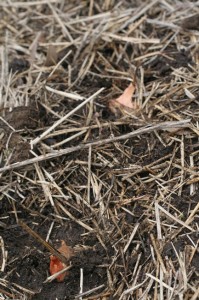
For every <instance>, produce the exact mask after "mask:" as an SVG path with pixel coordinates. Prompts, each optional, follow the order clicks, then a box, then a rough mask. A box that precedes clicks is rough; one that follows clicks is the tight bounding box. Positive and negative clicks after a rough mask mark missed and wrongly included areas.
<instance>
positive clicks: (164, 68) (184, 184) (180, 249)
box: [0, 1, 199, 300]
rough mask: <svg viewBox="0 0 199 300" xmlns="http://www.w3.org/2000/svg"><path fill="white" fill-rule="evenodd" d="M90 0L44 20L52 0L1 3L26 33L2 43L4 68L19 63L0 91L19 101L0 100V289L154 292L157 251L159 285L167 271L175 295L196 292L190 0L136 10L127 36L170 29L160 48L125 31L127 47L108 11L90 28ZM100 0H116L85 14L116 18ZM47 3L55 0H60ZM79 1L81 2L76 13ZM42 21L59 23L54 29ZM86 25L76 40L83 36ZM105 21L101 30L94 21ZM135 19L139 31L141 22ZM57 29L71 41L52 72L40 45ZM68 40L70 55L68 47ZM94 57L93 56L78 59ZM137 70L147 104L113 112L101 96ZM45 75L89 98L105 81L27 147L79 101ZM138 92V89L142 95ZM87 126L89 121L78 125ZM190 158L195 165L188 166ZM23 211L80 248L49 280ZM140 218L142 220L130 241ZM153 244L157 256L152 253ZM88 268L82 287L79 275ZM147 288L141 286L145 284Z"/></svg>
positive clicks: (37, 298) (44, 232)
mask: <svg viewBox="0 0 199 300" xmlns="http://www.w3.org/2000/svg"><path fill="white" fill-rule="evenodd" d="M66 2H67V1H66ZM91 2H92V1H84V3H83V2H82V3H83V4H82V3H81V4H80V3H79V1H69V3H64V1H63V3H62V5H61V4H60V5H58V4H57V10H55V12H56V11H59V12H60V13H61V12H62V9H63V13H66V4H67V5H69V7H68V6H67V12H68V11H69V13H70V16H72V17H71V19H70V20H69V21H71V20H72V21H73V22H72V23H71V24H72V25H70V22H69V21H68V22H69V25H67V26H66V28H65V29H63V28H62V27H61V26H60V23H59V22H57V18H55V20H54V19H53V20H54V21H53V22H55V23H52V24H50V25H49V23H48V22H50V21H49V20H51V18H52V16H53V13H52V11H51V9H50V6H49V5H47V4H46V3H45V4H42V5H39V4H38V5H37V6H35V5H33V6H32V5H30V7H29V8H27V7H26V6H22V7H17V3H16V7H17V8H15V6H13V7H12V8H11V11H12V13H9V10H8V8H7V6H5V7H6V8H5V7H4V8H3V9H2V12H0V16H1V15H2V19H4V22H7V20H10V21H9V22H8V24H9V26H8V25H5V24H4V23H2V25H1V23H0V25H1V26H2V28H4V26H5V27H6V30H9V32H10V31H11V32H12V33H13V35H14V36H15V35H16V43H18V44H20V45H21V47H14V46H13V45H12V46H10V48H9V51H8V66H7V67H8V71H9V72H10V74H13V82H11V85H10V87H8V88H7V86H6V84H5V83H3V84H2V91H3V92H2V95H3V96H5V95H7V98H5V99H6V101H7V103H9V101H10V100H12V97H15V96H16V105H13V106H12V107H9V106H8V105H4V104H2V103H1V107H0V108H1V110H0V117H1V118H0V152H1V153H0V168H1V170H0V237H1V239H0V245H1V247H0V249H1V250H0V267H1V266H3V262H4V261H5V268H3V267H2V270H3V271H1V273H0V277H1V278H2V280H1V279H0V299H3V300H4V299H32V300H43V299H48V300H55V299H56V300H70V299H71V300H72V299H82V300H86V299H87V300H89V299H90V300H91V299H93V300H94V299H96V300H97V299H99V300H108V299H116V300H117V299H120V300H121V299H124V300H127V299H129V300H130V299H135V300H137V299H149V300H150V299H159V298H158V297H159V288H160V287H159V282H158V281H155V280H154V281H151V285H150V282H149V277H148V279H147V280H148V281H147V280H146V278H147V275H146V274H150V275H151V276H153V277H155V276H156V277H157V279H158V278H160V277H159V276H160V273H159V272H160V270H161V268H160V267H161V262H162V263H163V265H164V267H165V269H166V271H167V272H166V275H165V273H164V272H163V273H164V276H165V277H164V281H165V285H166V286H168V284H169V283H170V285H171V286H172V287H173V290H174V292H173V298H172V299H178V298H177V297H178V296H179V295H180V297H181V299H182V297H184V298H183V299H185V300H188V299H196V298H194V297H195V295H196V289H198V282H199V279H198V278H199V277H198V274H199V253H198V249H197V247H198V246H197V245H198V233H197V229H198V225H197V224H198V214H197V211H195V213H194V215H193V216H192V220H191V221H190V222H189V224H186V221H187V220H189V216H190V214H191V212H192V211H194V209H195V208H196V207H197V204H198V189H199V186H198V181H199V180H198V171H199V163H198V151H199V143H198V127H197V126H198V125H197V122H198V96H197V95H198V92H199V89H198V81H197V80H198V77H197V71H196V70H197V59H196V58H195V55H196V54H197V52H198V50H197V49H195V48H194V49H192V47H189V46H187V45H188V44H189V43H190V40H189V34H193V36H194V33H193V32H192V31H191V33H189V30H198V23H199V21H198V15H196V14H195V13H194V12H195V10H194V7H192V6H191V8H189V9H190V10H191V11H192V12H193V16H191V17H189V18H187V19H183V20H182V22H181V23H180V24H179V16H177V17H176V19H175V18H174V16H173V15H172V14H174V12H177V11H178V10H179V9H178V7H179V6H180V4H179V3H177V4H175V5H176V6H175V10H174V11H173V10H171V9H170V6H171V5H174V4H173V3H172V1H170V2H169V3H170V4H168V5H167V6H166V7H165V3H166V2H165V3H163V2H164V1H163V2H162V3H161V4H160V3H159V4H157V7H154V9H153V10H152V8H150V9H149V10H147V11H146V13H144V15H142V14H141V16H140V17H139V18H138V19H137V18H135V22H137V21H138V22H141V20H142V19H141V18H142V17H146V20H145V19H143V22H141V23H140V26H138V30H139V31H136V33H137V35H134V31H132V32H131V31H129V32H130V33H128V35H129V37H131V35H132V37H137V36H139V38H145V37H147V38H148V39H152V38H154V39H157V38H158V39H160V41H161V43H162V44H161V47H162V48H163V46H165V44H166V43H167V42H168V40H169V39H170V38H171V37H173V39H171V42H169V43H168V45H167V47H165V48H164V50H163V51H161V49H162V48H161V47H160V46H159V44H155V43H154V45H153V44H150V43H149V45H145V44H144V43H143V44H142V45H141V43H140V44H139V43H135V44H133V43H127V42H125V43H126V44H127V45H126V46H125V43H123V41H122V40H121V41H120V40H119V39H117V38H116V39H111V35H110V36H109V35H106V34H105V33H107V32H106V28H105V27H103V26H105V25H104V23H102V25H103V26H102V27H99V28H98V27H94V29H95V30H93V28H92V30H91V29H89V28H90V27H89V26H90V24H93V23H92V22H93V21H92V18H91V21H89V22H88V23H86V24H88V25H86V26H88V30H90V31H89V32H91V33H90V34H89V35H88V36H87V35H86V32H85V31H84V28H85V27H84V26H85V23H84V22H85V21H82V22H80V23H78V22H77V19H78V17H84V18H87V17H88V15H89V7H90V6H89V5H91V4H90V3H91ZM94 2H95V1H94ZM99 2H100V1H99ZM105 2H106V3H108V2H110V3H112V2H113V3H114V5H112V4H110V5H109V7H108V8H105V6H104V5H105V4H104V2H103V1H101V2H100V3H101V4H102V7H101V6H100V4H99V5H98V4H97V3H95V5H94V7H93V15H95V14H96V15H98V14H100V13H104V14H106V13H108V12H109V13H110V18H113V17H114V18H116V16H118V10H117V11H114V13H113V14H112V11H113V10H114V9H115V7H116V6H117V5H118V3H117V1H112V2H111V1H105ZM149 2H150V1H147V3H149ZM174 2H175V1H174ZM178 2H179V1H178ZM52 3H54V2H52ZM187 3H188V2H187ZM141 4H142V5H143V6H142V8H143V7H144V6H145V1H141V3H140V1H130V2H129V1H124V3H122V2H121V5H120V6H119V9H121V11H122V10H123V9H127V12H126V14H127V16H128V9H131V8H132V7H133V8H134V9H135V11H133V12H131V14H132V13H133V14H135V12H136V13H138V12H139V9H140V5H141ZM53 5H54V6H56V5H55V3H54V4H53ZM79 5H82V8H81V9H79V10H78V14H79V15H76V14H77V13H76V9H78V6H79ZM187 5H188V4H187ZM2 7H3V6H2ZM37 7H38V12H37V9H36V8H37ZM28 9H30V11H28ZM0 10H1V6H0ZM73 10H74V12H75V14H74V12H73ZM30 12H31V13H30ZM12 14H13V17H12V16H11V15H12ZM17 14H19V15H20V16H21V18H24V17H25V16H28V17H27V18H26V19H23V22H20V18H19V20H18V21H16V20H17ZM26 14H27V15H26ZM40 14H41V15H40ZM41 16H43V17H44V18H41ZM130 16H131V15H130ZM171 16H172V17H171ZM62 17H63V16H61V19H62ZM98 17H99V16H98ZM9 18H10V19H9ZM129 18H130V17H129ZM156 18H157V19H156ZM37 20H38V21H37ZM160 20H162V22H163V21H165V24H170V25H168V26H167V25H164V26H163V23H160V24H159V21H160ZM128 21H129V19H128ZM150 21H154V22H151V23H150ZM155 21H157V22H155ZM24 22H25V23H24ZM117 22H119V21H118V19H117V18H116V19H115V24H114V26H112V27H110V30H113V29H114V28H115V26H116V25H117V24H119V23H120V22H121V20H120V22H119V23H117ZM125 22H127V19H126V17H125V16H124V21H122V23H124V24H125ZM147 22H148V23H147ZM94 24H95V23H94ZM99 24H100V23H99ZM126 24H127V25H126V27H124V28H123V27H122V25H120V26H121V29H120V30H118V32H117V31H115V32H116V33H114V31H113V32H112V34H115V35H117V34H118V35H121V36H123V37H124V36H125V34H124V33H126V31H127V29H128V30H130V29H131V28H130V27H128V26H129V24H128V22H127V23H126ZM174 25H175V26H179V27H178V30H179V32H178V33H177V37H176V36H173V35H174V34H175V32H173V28H174V29H176V27H175V26H174ZM78 26H79V27H78ZM82 26H83V27H82ZM97 26H98V24H97ZM158 26H159V27H158ZM172 26H173V27H172ZM2 28H0V33H1V30H2ZM41 28H43V29H42V30H43V31H42V32H43V36H41V37H40V40H39V41H38V43H36V36H35V35H36V34H38V32H40V30H41ZM49 28H53V30H54V31H52V32H51V31H49V30H50V29H49ZM82 28H83V29H82ZM23 30H24V33H23ZM82 30H83V34H82V35H81V39H82V40H81V43H80V42H79V40H78V38H79V34H80V32H82ZM103 30H104V31H105V33H104V35H103ZM135 30H136V28H135ZM176 30H177V29H176ZM2 31H3V30H2ZM48 31H49V32H48ZM68 31H69V32H70V34H71V35H72V37H73V39H74V40H76V39H77V44H75V43H74V44H72V43H71V42H70V39H69V37H67V36H66V32H68ZM101 31H102V37H101V35H100V34H99V32H101ZM3 32H4V31H3ZM18 32H19V36H17V33H18ZM110 32H111V31H110ZM139 32H142V34H141V35H139V34H138V33H139ZM98 35H99V37H98ZM3 36H4V35H3ZM48 36H50V37H49V38H48ZM52 36H61V38H60V39H55V38H52ZM96 36H97V37H96ZM196 36H198V35H196ZM195 38H196V37H195V36H194V38H193V40H194V41H195ZM68 39H69V40H68ZM165 39H166V40H165ZM54 40H56V43H58V44H59V43H61V45H62V43H68V44H67V46H64V48H62V49H60V48H59V51H58V53H56V55H57V58H56V59H58V61H60V60H61V59H62V60H63V61H62V63H61V64H60V66H59V68H58V69H57V71H55V72H54V73H53V74H52V75H51V76H49V74H51V72H52V70H53V69H50V67H52V66H51V64H53V61H52V60H51V63H50V66H49V65H48V64H45V61H46V57H47V56H48V55H49V53H47V52H48V49H47V48H48V46H45V45H46V44H47V45H49V43H51V42H52V43H53V42H54ZM32 43H33V44H34V43H35V44H34V45H35V47H36V50H35V51H36V54H34V51H33V50H34V49H33V50H31V49H32V48H31V47H30V45H32ZM36 44H37V45H36ZM71 44H72V45H71ZM27 45H28V46H27ZM64 45H65V44H64ZM157 45H158V46H157ZM147 47H148V48H149V49H148V48H147ZM158 47H159V48H158ZM24 49H26V51H25V50H24ZM193 50H194V51H193ZM31 51H32V52H31ZM52 51H53V50H52ZM69 51H71V52H69ZM153 51H156V52H158V51H159V52H161V53H159V54H156V55H155V57H154V58H153V56H152V55H151V56H149V58H148V59H146V58H145V55H147V54H148V53H150V54H151V53H152V52H153ZM68 52H69V55H68V56H67V57H66V58H65V59H63V58H64V57H65V56H66V54H67V53H68ZM27 53H28V54H27ZM92 53H93V55H94V56H93V57H94V58H93V61H92V57H91V56H90V55H91V54H92ZM34 55H35V57H34ZM142 57H144V58H142ZM146 57H147V56H146ZM32 58H34V59H33V61H31V59H32ZM136 58H139V59H138V60H136ZM39 60H41V61H39ZM38 61H39V62H38ZM88 62H92V63H91V65H90V67H89V68H88V71H87V72H86V71H85V70H86V67H88V65H89V63H88ZM84 63H85V65H84ZM2 64H3V61H2ZM48 67H49V69H48ZM40 68H41V71H40ZM38 70H39V71H38ZM80 70H81V72H80ZM142 70H144V71H143V72H144V73H142ZM175 72H179V73H175ZM180 72H181V73H180ZM68 74H70V76H69V75H68ZM132 74H133V76H135V78H136V84H137V89H136V91H135V95H133V97H134V98H136V97H138V98H139V97H140V98H141V100H139V101H140V102H141V104H145V105H143V107H141V108H140V109H139V110H138V111H135V112H131V113H128V114H124V113H123V112H122V111H121V110H118V111H117V112H116V113H114V112H113V111H112V110H111V109H110V107H109V105H108V101H109V100H111V99H114V98H116V97H117V96H118V95H120V94H121V93H122V91H123V90H124V89H125V88H126V87H127V85H128V80H129V78H132ZM143 74H144V75H143ZM176 74H177V75H176ZM179 74H180V75H179ZM142 76H143V78H142ZM141 78H142V79H143V80H142V79H141ZM127 79H128V80H127ZM186 80H187V81H186ZM38 82H39V83H38ZM26 85H27V86H26ZM46 86H49V87H51V88H52V89H55V90H57V91H61V92H66V91H67V92H71V93H72V92H73V93H74V94H75V93H76V94H78V95H80V96H83V97H85V98H87V97H90V96H91V95H92V94H94V93H95V92H96V91H98V90H99V89H100V88H101V87H105V89H104V90H103V92H102V93H101V94H100V95H99V96H98V97H97V98H96V99H95V100H94V101H93V102H92V103H91V102H90V103H89V104H87V105H85V106H84V107H83V108H81V109H79V110H78V111H77V112H75V113H74V114H73V115H72V116H70V117H69V118H68V119H67V120H66V121H64V122H62V123H61V124H60V125H59V126H58V127H56V128H54V129H53V130H52V131H51V132H50V134H49V135H47V137H44V138H43V139H42V140H41V141H40V142H39V143H37V144H36V145H34V146H33V147H31V141H32V140H34V139H35V138H37V137H38V136H40V135H41V134H42V133H43V132H45V130H46V129H47V128H50V127H51V126H53V124H55V122H57V120H58V119H59V118H61V117H63V116H65V115H67V114H68V113H69V112H71V111H72V110H73V109H74V108H75V107H77V106H78V105H79V104H80V103H81V101H82V100H75V101H73V99H71V98H70V97H65V96H60V95H59V94H56V93H53V92H48V91H47V89H46V88H45V87H46ZM142 87H143V89H142ZM154 87H155V88H154ZM153 88H154V92H153V93H152V94H151V96H150V99H149V101H148V100H147V97H148V95H149V94H150V92H151V91H152V90H153ZM10 89H13V90H14V91H16V90H17V93H16V94H14V93H11V92H9V90H10ZM140 91H142V92H143V95H142V97H141V96H140V94H142V93H140ZM139 93H140V94H139ZM14 95H15V96H14ZM21 95H25V96H24V99H26V96H27V95H28V96H27V98H28V102H27V103H26V104H24V103H19V102H17V101H19V100H18V98H19V99H20V97H22V96H21ZM193 95H194V96H193ZM17 97H18V98H17ZM134 98H133V100H134ZM136 99H137V98H136ZM145 101H146V102H147V101H148V102H147V103H145ZM22 102H23V101H22ZM24 102H25V101H24ZM188 118H190V119H191V121H190V126H188V127H187V128H180V129H176V128H174V130H173V131H172V130H171V131H169V130H159V131H154V132H150V133H145V134H142V135H137V136H136V137H134V138H127V139H126V140H122V141H117V142H114V143H113V142H111V141H110V142H109V143H105V144H103V145H97V146H92V147H90V148H88V149H90V150H88V149H85V148H83V147H82V148H81V149H80V150H79V151H74V152H72V153H70V154H67V155H61V156H59V157H55V158H53V159H50V160H46V159H45V155H47V154H48V153H51V152H52V153H53V151H56V150H63V149H64V148H65V147H75V146H78V145H85V144H86V143H89V142H91V143H92V142H95V141H100V140H103V139H108V138H110V139H111V137H116V136H118V137H119V136H121V135H124V134H127V133H130V132H132V131H134V130H137V129H140V128H142V127H144V126H146V125H150V124H159V123H161V122H170V121H179V120H184V119H188ZM82 130H85V132H83V133H82V134H80V135H79V136H76V137H74V135H75V134H76V133H78V132H81V131H82ZM69 138H71V139H70V140H67V142H63V141H65V140H66V139H69ZM62 142H63V144H62ZM59 143H60V144H59ZM53 147H54V148H53ZM89 151H91V152H89ZM41 156H42V157H43V159H42V160H40V161H39V162H36V163H34V164H29V165H27V166H23V167H21V168H20V167H16V168H14V165H13V168H10V170H8V171H5V170H4V169H3V168H4V167H6V166H9V165H10V164H15V163H20V162H24V161H26V160H28V159H30V158H33V157H41ZM191 158H193V160H194V165H191V162H190V161H191ZM89 159H90V164H89ZM89 174H90V175H89ZM89 176H90V177H89ZM89 178H90V181H88V179H89ZM193 186H194V190H193V191H192V192H191V187H193ZM156 205H159V207H161V208H162V209H164V210H166V212H168V213H169V214H170V216H169V215H167V214H166V213H165V212H164V211H161V209H159V210H158V214H159V218H160V224H161V238H160V236H159V234H160V232H158V215H157V207H156ZM171 216H173V218H172V217H171ZM176 219H177V220H178V221H179V222H178V221H176ZM19 220H21V221H23V222H24V223H25V224H27V225H28V226H29V227H30V228H31V229H32V230H34V231H35V232H36V233H38V234H39V235H40V237H41V238H42V239H43V240H46V237H47V236H48V234H49V241H48V242H49V244H50V245H52V246H53V247H54V248H55V249H57V248H58V247H59V245H60V243H61V241H65V243H66V244H67V245H68V246H70V247H71V248H72V249H73V250H74V253H75V254H74V256H73V257H71V259H70V261H69V264H70V265H71V268H70V270H69V271H68V275H67V276H66V277H65V279H64V281H63V282H57V280H56V279H55V280H53V281H52V282H46V279H47V278H48V277H49V276H50V272H49V265H50V255H51V254H52V253H50V252H49V251H48V249H47V248H46V247H45V246H44V245H43V244H42V243H41V242H39V241H38V240H37V239H35V238H34V237H33V236H32V235H31V234H29V233H28V232H27V231H26V230H25V229H24V228H23V227H22V226H20V225H19V224H20V223H19ZM185 225H186V226H185ZM136 226H138V227H136ZM135 228H137V230H136V232H135V235H134V236H133V238H132V240H131V237H132V236H131V235H132V233H133V231H134V229H135ZM129 241H130V242H129ZM154 241H155V246H156V247H155V246H154ZM128 243H129V244H128ZM127 246H128V247H127ZM154 249H155V250H154ZM157 249H158V250H157ZM156 250H157V251H158V253H159V255H160V257H161V259H162V261H161V260H160V261H159V259H158V255H157V251H156ZM4 252H6V253H7V257H6V255H5V253H4ZM5 257H6V258H5ZM183 272H184V273H183ZM82 274H83V275H82ZM183 275H184V276H185V275H186V276H185V277H186V280H187V282H188V284H185V283H184V281H183V280H182V279H181V278H183ZM162 276H163V275H162ZM169 276H170V277H169ZM82 279H83V291H81V286H80V285H81V284H80V283H81V280H82ZM167 279H168V280H167ZM145 280H146V281H145ZM183 284H184V285H183ZM132 286H133V287H136V286H137V288H136V289H135V290H134V289H133V290H132V292H130V293H127V295H126V294H125V291H126V290H127V291H128V289H129V288H131V287H132ZM139 287H140V288H139ZM185 287H186V288H185ZM93 289H94V290H93ZM92 290H93V291H92ZM160 290H161V289H160ZM89 291H91V293H89ZM145 291H147V295H144V293H145ZM81 292H83V293H85V295H83V296H82V297H81V295H79V294H81ZM86 292H88V293H86ZM123 293H124V294H123ZM1 295H2V298H1ZM6 295H7V296H6ZM145 296H146V297H145ZM162 296H163V297H165V298H164V299H165V300H166V299H169V298H168V297H169V292H168V290H167V289H166V290H164V292H162V295H161V297H162ZM167 296H168V297H167ZM122 297H123V298H122ZM161 299H163V298H161ZM170 299H171V298H170Z"/></svg>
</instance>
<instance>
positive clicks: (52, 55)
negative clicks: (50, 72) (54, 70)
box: [45, 45, 58, 67]
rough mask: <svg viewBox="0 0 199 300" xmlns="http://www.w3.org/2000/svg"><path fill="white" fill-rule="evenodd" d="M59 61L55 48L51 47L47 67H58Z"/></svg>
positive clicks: (48, 52)
mask: <svg viewBox="0 0 199 300" xmlns="http://www.w3.org/2000/svg"><path fill="white" fill-rule="evenodd" d="M57 59H58V58H57V52H56V49H55V46H53V45H50V46H49V48H48V51H47V57H46V62H45V66H47V67H50V66H54V65H56V63H57Z"/></svg>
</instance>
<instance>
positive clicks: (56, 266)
mask: <svg viewBox="0 0 199 300" xmlns="http://www.w3.org/2000/svg"><path fill="white" fill-rule="evenodd" d="M57 250H58V251H59V252H60V253H61V254H62V255H64V256H65V257H66V258H67V259H68V261H69V260H70V258H71V257H72V256H73V255H74V252H73V250H72V248H71V247H69V246H67V245H66V243H65V242H64V241H63V240H62V241H61V246H60V247H59V248H58V249H57ZM66 267H67V265H66V264H65V263H63V262H62V261H60V260H59V258H58V257H56V256H55V255H51V256H50V274H51V275H54V274H56V273H57V272H59V271H61V270H63V269H65V268H66ZM66 276H68V272H67V271H66V272H64V273H62V274H60V275H58V276H57V277H56V279H57V281H58V282H63V281H64V279H65V277H66Z"/></svg>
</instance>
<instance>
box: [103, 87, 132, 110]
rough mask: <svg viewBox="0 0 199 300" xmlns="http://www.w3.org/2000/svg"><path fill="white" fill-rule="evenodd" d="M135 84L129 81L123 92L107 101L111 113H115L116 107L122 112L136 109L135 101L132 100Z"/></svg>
mask: <svg viewBox="0 0 199 300" xmlns="http://www.w3.org/2000/svg"><path fill="white" fill-rule="evenodd" d="M135 88H136V86H135V84H134V83H130V84H129V86H128V87H127V88H126V89H125V90H124V92H123V94H122V95H120V96H119V97H118V98H116V99H114V100H110V101H109V108H110V110H111V111H112V112H113V113H115V114H116V113H117V109H120V111H122V112H125V111H126V112H127V111H129V110H130V111H131V110H136V109H138V105H137V103H135V102H133V101H132V96H133V94H134V92H135Z"/></svg>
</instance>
